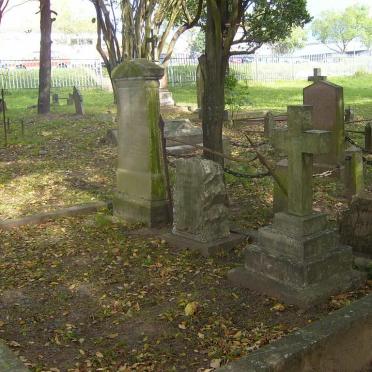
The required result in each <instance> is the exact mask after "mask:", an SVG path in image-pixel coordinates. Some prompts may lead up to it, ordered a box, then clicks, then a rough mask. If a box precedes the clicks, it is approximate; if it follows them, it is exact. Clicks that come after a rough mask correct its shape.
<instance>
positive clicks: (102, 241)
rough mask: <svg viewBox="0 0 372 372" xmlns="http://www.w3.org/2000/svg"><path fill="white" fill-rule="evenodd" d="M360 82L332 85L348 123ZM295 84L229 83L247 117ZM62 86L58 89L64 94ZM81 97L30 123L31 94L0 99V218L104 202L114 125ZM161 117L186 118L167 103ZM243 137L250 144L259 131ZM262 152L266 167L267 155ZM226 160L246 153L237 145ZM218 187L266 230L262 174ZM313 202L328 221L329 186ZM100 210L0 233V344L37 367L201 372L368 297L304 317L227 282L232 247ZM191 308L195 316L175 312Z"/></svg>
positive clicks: (289, 99)
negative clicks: (212, 254)
mask: <svg viewBox="0 0 372 372" xmlns="http://www.w3.org/2000/svg"><path fill="white" fill-rule="evenodd" d="M339 82H340V81H339ZM371 83H372V77H371V76H358V77H355V78H349V79H344V80H343V84H344V87H345V94H346V97H347V99H346V102H349V103H350V104H351V105H352V106H353V107H357V109H356V112H357V115H358V116H360V117H362V116H367V115H372V113H371V111H370V109H369V106H370V103H371V100H370V98H369V97H372V91H371V90H372V89H371V88H369V87H370V86H371V87H372V84H371ZM305 85H306V83H305V82H287V83H285V82H281V83H277V84H266V85H258V84H257V85H252V86H248V87H246V86H245V85H244V84H241V86H240V88H239V89H240V90H241V93H242V94H245V92H246V90H248V92H249V97H250V99H251V105H250V106H249V107H247V109H248V110H250V112H251V113H252V115H255V114H257V113H258V112H262V111H264V110H266V109H270V110H273V111H275V112H283V111H285V107H286V105H287V104H294V103H300V101H301V89H302V87H303V86H305ZM172 89H173V91H174V96H175V99H176V101H177V102H178V103H183V104H186V105H193V104H195V103H196V99H195V87H193V86H184V87H175V88H172ZM55 91H56V90H55ZM69 91H70V90H59V91H58V92H59V94H60V96H66V95H67V93H68V92H69ZM82 93H83V96H84V104H85V109H86V115H85V116H84V117H78V116H76V115H75V114H74V108H73V106H66V104H65V103H64V102H63V101H61V102H62V104H61V105H60V106H53V108H52V113H51V114H50V115H47V116H45V117H40V116H38V115H36V110H35V108H34V107H33V108H32V107H31V106H34V105H35V104H36V100H37V92H36V91H34V90H27V91H26V90H25V91H17V92H15V91H12V92H11V94H10V95H7V97H6V99H7V105H8V108H9V112H8V114H9V117H10V118H11V123H12V124H11V132H10V133H9V139H8V140H9V145H8V147H7V148H0V195H1V203H0V218H1V219H7V218H16V217H20V216H23V215H27V214H33V213H35V212H40V211H46V210H51V209H55V208H58V207H62V206H66V205H71V204H77V203H82V202H86V201H91V200H102V199H111V197H112V194H113V190H114V186H115V168H116V160H117V155H116V149H115V148H113V147H112V146H110V145H108V144H107V143H105V142H104V141H102V139H103V138H104V137H105V134H106V131H107V130H108V129H110V128H113V127H115V124H114V122H113V120H112V115H113V114H115V112H116V108H115V105H114V104H113V99H112V95H111V94H110V93H108V92H103V91H100V90H83V91H82ZM348 100H349V101H348ZM27 107H31V108H27ZM164 115H165V117H172V118H174V117H178V116H182V117H185V116H186V115H190V114H186V113H185V111H183V110H176V109H174V110H168V111H164ZM190 117H191V116H190ZM191 118H192V117H191ZM21 120H24V122H25V123H26V124H25V134H24V136H22V133H21V127H20V122H21ZM197 124H198V122H197ZM199 124H200V123H199ZM240 129H241V127H237V128H231V129H225V134H226V135H228V136H230V137H231V138H233V139H235V140H237V141H244V140H245V139H244V137H243V136H242V133H241V131H240ZM1 133H2V132H1V130H0V135H1ZM252 139H253V140H254V141H256V142H260V141H261V138H260V137H259V136H258V135H252ZM262 151H263V152H264V153H265V156H267V157H268V158H269V159H270V160H272V161H274V160H275V159H276V154H275V152H274V151H272V149H270V147H268V146H266V147H263V149H262ZM232 152H233V155H237V156H240V157H246V158H251V157H252V154H251V153H248V152H247V151H246V150H245V149H242V148H233V150H232ZM171 160H172V159H171ZM229 166H231V167H234V169H236V170H238V171H241V172H245V173H246V172H249V173H256V172H263V171H264V170H263V169H262V167H261V166H260V164H259V162H258V161H254V162H252V163H251V166H250V167H246V166H244V167H239V166H236V165H233V164H232V165H229ZM226 180H227V187H228V193H229V197H230V204H231V206H230V209H231V215H232V220H233V222H234V224H235V225H240V226H243V227H246V228H258V227H260V226H262V225H265V224H267V223H268V222H270V220H271V218H272V186H273V185H272V180H271V178H269V177H267V178H263V179H244V178H235V177H232V176H230V175H227V176H226ZM369 187H370V186H369ZM314 196H315V203H314V207H315V208H316V210H318V211H323V212H327V213H329V214H330V215H331V218H333V219H334V220H335V219H336V218H337V213H338V212H339V211H341V210H343V209H344V208H345V207H346V200H345V199H343V198H342V197H340V195H339V191H338V189H337V187H336V182H335V180H332V179H331V178H323V179H322V178H320V179H317V180H316V183H315V195H314ZM106 213H107V212H106V211H101V212H100V213H98V214H96V215H91V216H84V217H75V218H66V219H61V220H58V221H55V222H48V223H45V224H43V225H40V226H26V227H22V228H18V229H14V230H12V231H7V232H2V233H1V236H0V250H1V254H2V260H1V263H0V269H1V270H0V275H1V278H0V279H1V280H0V305H1V306H0V333H1V338H3V339H4V340H6V342H7V343H8V345H9V346H10V347H12V349H13V350H15V351H16V352H17V353H18V354H19V355H20V357H21V358H22V360H23V361H24V362H25V364H26V365H27V366H28V367H29V368H31V369H32V370H33V371H35V372H41V371H46V370H54V371H57V370H61V371H67V370H69V371H75V372H80V371H81V372H83V371H84V372H85V371H97V370H104V371H125V372H128V371H174V370H176V371H178V370H187V371H197V370H199V369H200V371H203V370H208V369H209V368H210V366H211V363H212V365H218V364H219V363H222V364H224V363H225V362H227V361H229V360H233V359H236V358H238V357H240V356H241V355H244V354H247V353H249V352H251V351H252V350H255V349H257V348H259V347H261V346H263V345H265V344H267V343H269V342H270V341H272V340H274V339H277V338H280V337H282V336H284V335H286V334H288V333H290V332H292V331H293V330H295V329H297V328H299V327H303V326H305V325H306V324H308V322H310V321H313V320H315V319H318V318H319V317H322V316H324V315H326V314H327V313H328V312H330V311H333V310H335V309H337V308H340V307H342V306H344V305H346V304H348V303H350V302H351V301H353V300H354V299H356V298H358V297H360V296H362V295H363V294H365V293H366V292H368V291H370V287H362V288H360V289H359V290H357V291H355V292H348V293H346V294H341V295H339V296H336V297H334V298H332V299H330V301H329V302H327V303H324V304H323V305H322V306H320V307H318V308H315V309H311V310H309V311H305V312H304V311H301V310H299V309H297V308H296V307H294V306H285V305H283V304H280V303H278V301H277V300H276V299H274V298H269V297H266V296H262V295H257V294H254V293H253V292H250V291H248V290H243V289H235V288H232V287H231V285H230V284H229V282H228V281H227V279H226V273H227V271H228V270H229V269H230V268H232V267H235V266H236V265H238V264H239V263H241V262H242V248H243V246H241V247H238V248H237V249H236V250H235V251H234V252H233V253H232V254H231V255H229V256H221V257H217V258H214V259H205V258H201V257H199V256H197V255H196V254H193V253H190V252H188V251H183V252H180V251H177V250H176V249H175V248H174V247H172V246H170V245H168V244H167V243H166V242H165V241H164V240H163V239H162V238H161V237H159V236H154V235H151V234H150V235H149V232H148V231H147V230H139V229H138V228H136V226H131V225H125V224H122V223H117V222H115V221H114V220H112V219H111V218H110V217H109V216H108V215H107V214H106ZM190 304H194V305H195V306H196V309H197V311H196V312H195V314H193V315H191V316H187V315H186V314H185V309H186V307H187V306H188V305H190ZM277 309H280V310H277Z"/></svg>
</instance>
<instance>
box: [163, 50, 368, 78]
mask: <svg viewBox="0 0 372 372" xmlns="http://www.w3.org/2000/svg"><path fill="white" fill-rule="evenodd" d="M197 65H198V59H197V57H196V56H195V57H191V58H190V57H187V56H174V57H173V58H172V60H171V63H170V64H169V66H168V81H169V83H170V84H172V85H175V84H183V83H193V82H195V81H196V68H197ZM316 67H320V68H321V69H322V73H323V74H324V75H327V76H351V75H354V74H356V73H359V72H360V73H372V55H355V56H354V55H335V54H333V55H332V54H324V55H307V56H301V57H294V56H260V55H257V56H250V55H248V56H247V55H241V56H234V57H231V59H230V69H231V70H233V71H234V72H235V74H236V76H237V78H238V79H239V80H246V81H257V82H271V81H279V80H304V79H307V77H308V76H309V75H311V74H312V71H313V69H314V68H316Z"/></svg>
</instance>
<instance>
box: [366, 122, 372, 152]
mask: <svg viewBox="0 0 372 372" xmlns="http://www.w3.org/2000/svg"><path fill="white" fill-rule="evenodd" d="M364 148H365V150H366V151H367V152H371V153H372V127H371V123H367V124H366V126H365V128H364Z"/></svg>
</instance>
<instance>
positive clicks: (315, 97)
mask: <svg viewBox="0 0 372 372" xmlns="http://www.w3.org/2000/svg"><path fill="white" fill-rule="evenodd" d="M319 75H320V71H318V72H317V73H316V74H315V76H314V77H313V82H314V83H313V84H312V85H310V86H308V87H306V88H304V90H303V102H304V105H311V106H313V108H314V110H313V127H314V128H315V129H321V130H328V131H330V132H331V137H332V144H331V146H330V148H329V152H328V153H327V154H323V155H318V156H316V157H315V158H314V160H315V163H317V165H319V166H320V168H322V167H323V168H327V167H334V166H337V165H343V164H344V160H345V122H344V91H343V88H342V87H341V86H339V85H336V84H332V83H330V82H329V81H327V80H326V78H325V77H322V76H319Z"/></svg>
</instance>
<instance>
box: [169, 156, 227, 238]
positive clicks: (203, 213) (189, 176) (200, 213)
mask: <svg viewBox="0 0 372 372" xmlns="http://www.w3.org/2000/svg"><path fill="white" fill-rule="evenodd" d="M175 165H176V176H175V185H174V197H173V202H174V213H173V218H174V220H173V233H174V234H176V235H180V236H184V237H186V238H189V239H191V240H196V241H198V242H201V243H209V242H212V241H215V240H218V239H224V238H227V237H228V236H229V235H230V228H229V222H228V208H227V205H226V201H227V194H226V188H225V183H224V180H223V176H224V173H223V169H222V167H221V166H220V165H219V164H217V163H215V162H213V161H211V160H206V159H199V158H192V159H178V160H177V161H176V162H175Z"/></svg>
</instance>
